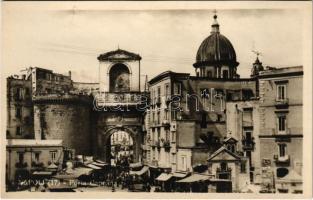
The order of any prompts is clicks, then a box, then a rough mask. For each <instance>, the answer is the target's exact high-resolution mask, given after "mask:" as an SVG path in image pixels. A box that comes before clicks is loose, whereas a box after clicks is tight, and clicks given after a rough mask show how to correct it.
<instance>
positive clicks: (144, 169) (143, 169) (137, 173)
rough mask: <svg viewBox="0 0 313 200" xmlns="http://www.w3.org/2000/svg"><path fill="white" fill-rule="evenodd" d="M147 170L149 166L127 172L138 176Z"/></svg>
mask: <svg viewBox="0 0 313 200" xmlns="http://www.w3.org/2000/svg"><path fill="white" fill-rule="evenodd" d="M148 170H149V167H147V166H144V167H143V168H142V169H141V170H139V171H130V172H129V174H130V175H138V176H141V175H143V174H144V173H146V172H147V171H148Z"/></svg>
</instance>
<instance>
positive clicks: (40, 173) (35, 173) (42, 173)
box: [33, 171, 52, 176]
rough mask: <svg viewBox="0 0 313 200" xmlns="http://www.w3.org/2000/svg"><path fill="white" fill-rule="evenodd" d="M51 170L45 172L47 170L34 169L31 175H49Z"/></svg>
mask: <svg viewBox="0 0 313 200" xmlns="http://www.w3.org/2000/svg"><path fill="white" fill-rule="evenodd" d="M51 174H52V172H47V171H34V172H33V175H39V176H49V175H51Z"/></svg>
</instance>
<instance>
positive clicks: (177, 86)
mask: <svg viewBox="0 0 313 200" xmlns="http://www.w3.org/2000/svg"><path fill="white" fill-rule="evenodd" d="M175 94H178V95H180V94H181V83H175Z"/></svg>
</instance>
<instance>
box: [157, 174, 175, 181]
mask: <svg viewBox="0 0 313 200" xmlns="http://www.w3.org/2000/svg"><path fill="white" fill-rule="evenodd" d="M172 176H173V175H172V174H166V173H162V174H160V176H158V177H157V178H156V180H157V181H168V180H169V179H170V178H171V177H172Z"/></svg>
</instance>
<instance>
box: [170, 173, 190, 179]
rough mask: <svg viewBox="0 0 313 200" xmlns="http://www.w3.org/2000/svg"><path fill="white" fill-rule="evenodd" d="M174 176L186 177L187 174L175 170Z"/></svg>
mask: <svg viewBox="0 0 313 200" xmlns="http://www.w3.org/2000/svg"><path fill="white" fill-rule="evenodd" d="M173 176H174V177H177V178H185V177H186V176H187V174H184V173H178V172H175V173H173Z"/></svg>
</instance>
